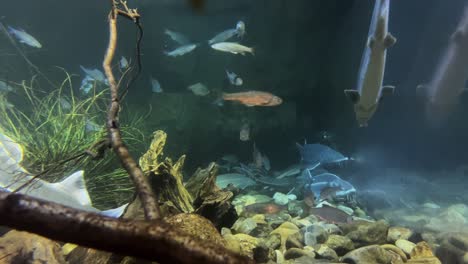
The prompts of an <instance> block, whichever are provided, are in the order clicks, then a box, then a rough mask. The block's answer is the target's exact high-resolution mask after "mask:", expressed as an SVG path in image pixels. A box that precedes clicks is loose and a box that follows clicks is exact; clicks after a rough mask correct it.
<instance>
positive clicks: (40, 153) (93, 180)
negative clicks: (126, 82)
mask: <svg viewBox="0 0 468 264" xmlns="http://www.w3.org/2000/svg"><path fill="white" fill-rule="evenodd" d="M71 79H72V77H71V76H70V75H68V74H67V77H66V79H65V80H64V81H63V82H62V84H61V85H60V87H59V88H58V89H55V90H52V91H49V92H44V91H40V90H39V89H38V88H37V82H36V81H35V80H34V78H33V79H32V80H31V81H30V82H24V81H23V82H22V83H19V84H16V85H15V86H16V88H17V91H16V94H17V96H16V97H18V98H17V99H18V100H17V101H18V102H16V101H15V103H14V105H15V106H11V105H8V104H6V102H7V101H6V98H3V99H1V101H0V132H2V133H5V134H7V135H8V136H10V137H11V138H13V139H14V140H15V141H17V142H18V143H20V144H21V145H22V146H23V147H24V151H25V152H24V162H23V164H22V165H23V167H25V168H26V169H27V170H28V171H29V172H30V173H32V174H38V173H41V172H43V171H46V172H47V173H46V174H44V175H43V176H41V178H42V179H44V180H47V181H51V182H55V181H57V180H60V179H61V178H63V177H64V176H66V175H68V174H70V173H71V172H73V171H76V170H84V171H85V179H86V184H87V187H88V191H89V193H90V196H91V199H92V201H93V204H94V206H95V207H97V208H108V207H115V206H116V205H119V204H122V203H123V202H126V201H128V200H129V198H130V197H131V196H132V194H133V185H132V183H131V181H130V180H129V178H128V175H127V173H126V172H125V171H124V170H122V169H116V168H118V167H119V164H118V161H117V160H116V159H115V157H114V155H105V156H104V157H103V158H101V159H94V158H93V157H92V156H88V155H81V156H80V154H81V153H84V152H85V151H87V150H88V149H89V148H90V147H91V146H92V145H94V144H95V143H96V142H99V141H102V140H103V139H106V137H107V131H106V129H105V117H106V104H107V98H108V90H103V91H97V90H96V89H93V91H92V92H91V93H90V95H89V96H78V95H76V94H75V93H74V92H73V88H72V81H71ZM17 106H23V107H22V108H21V109H20V107H17ZM144 118H145V117H144V115H141V114H138V113H135V114H131V115H127V116H124V117H123V118H122V119H123V120H122V123H123V124H126V125H123V126H122V127H121V129H122V134H123V137H124V138H125V140H126V142H128V144H129V146H131V147H133V148H131V150H133V151H138V148H139V147H141V148H143V142H144V132H142V131H144V129H143V128H142V125H143V124H144V123H143V122H142V121H143V119H144ZM74 157H79V158H76V159H75V158H74ZM67 160H71V161H69V162H67ZM62 164H63V166H58V165H62Z"/></svg>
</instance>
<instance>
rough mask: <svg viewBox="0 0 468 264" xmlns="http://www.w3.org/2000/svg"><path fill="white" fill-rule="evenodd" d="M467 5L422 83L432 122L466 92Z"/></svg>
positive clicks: (467, 68) (438, 120)
mask: <svg viewBox="0 0 468 264" xmlns="http://www.w3.org/2000/svg"><path fill="white" fill-rule="evenodd" d="M467 45H468V5H467V6H465V11H464V14H463V16H462V18H461V20H460V22H459V24H458V26H457V29H456V30H455V32H454V33H453V34H452V36H451V38H450V41H449V44H448V47H447V49H446V50H445V53H444V54H443V56H442V58H441V60H440V63H439V65H438V68H437V70H436V72H435V74H434V77H433V79H432V81H431V82H430V83H429V85H427V86H426V87H424V86H420V88H426V89H425V92H426V95H427V99H428V100H427V103H426V114H427V118H428V119H429V121H431V122H432V123H433V124H435V125H437V124H440V122H441V121H443V120H444V119H446V117H447V116H448V115H449V114H450V113H451V112H452V111H453V109H454V107H455V106H456V105H457V104H458V102H459V96H460V94H462V93H463V92H466V89H465V81H466V80H467V75H466V74H467V73H468V49H467Z"/></svg>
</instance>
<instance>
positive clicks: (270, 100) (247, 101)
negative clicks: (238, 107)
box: [223, 91, 283, 107]
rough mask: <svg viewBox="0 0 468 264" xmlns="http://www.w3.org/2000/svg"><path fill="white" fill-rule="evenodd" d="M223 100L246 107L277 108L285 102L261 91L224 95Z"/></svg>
mask: <svg viewBox="0 0 468 264" xmlns="http://www.w3.org/2000/svg"><path fill="white" fill-rule="evenodd" d="M223 100H225V101H237V102H239V103H241V104H243V105H246V106H249V107H251V106H277V105H280V104H281V103H282V102H283V100H282V99H281V98H279V97H278V96H276V95H273V94H271V93H268V92H261V91H248V92H240V93H223Z"/></svg>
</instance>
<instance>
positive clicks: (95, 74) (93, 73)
mask: <svg viewBox="0 0 468 264" xmlns="http://www.w3.org/2000/svg"><path fill="white" fill-rule="evenodd" d="M80 68H81V70H83V71H84V72H85V73H86V75H87V76H89V77H90V78H91V79H93V80H96V81H98V82H102V83H107V79H106V77H105V76H104V73H102V71H100V70H98V69H88V68H85V67H83V66H81V65H80Z"/></svg>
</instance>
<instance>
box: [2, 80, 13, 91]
mask: <svg viewBox="0 0 468 264" xmlns="http://www.w3.org/2000/svg"><path fill="white" fill-rule="evenodd" d="M14 90H15V89H14V88H13V87H11V86H10V85H9V84H8V83H6V82H4V81H0V93H8V92H13V91H14Z"/></svg>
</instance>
